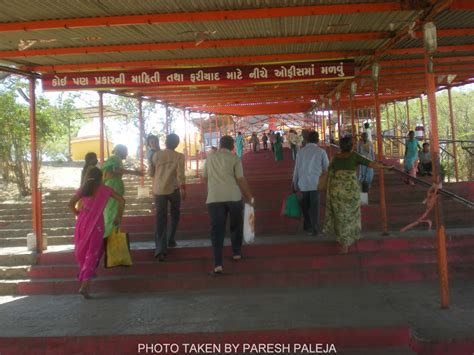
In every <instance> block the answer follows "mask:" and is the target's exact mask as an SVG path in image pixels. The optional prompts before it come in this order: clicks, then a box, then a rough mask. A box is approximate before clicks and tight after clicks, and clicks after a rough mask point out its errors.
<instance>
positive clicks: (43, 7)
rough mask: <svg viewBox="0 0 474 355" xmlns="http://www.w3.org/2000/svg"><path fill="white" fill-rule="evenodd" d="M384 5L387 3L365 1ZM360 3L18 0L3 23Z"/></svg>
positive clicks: (6, 7)
mask: <svg viewBox="0 0 474 355" xmlns="http://www.w3.org/2000/svg"><path fill="white" fill-rule="evenodd" d="M364 2H366V3H383V2H385V1H384V0H365V1H364ZM357 3H360V1H359V0H258V1H255V0H193V1H190V0H173V1H170V0H154V1H136V0H101V1H95V0H80V1H78V0H43V1H35V2H34V4H32V2H31V0H15V1H9V2H8V4H3V6H2V11H1V12H0V22H14V21H32V20H38V19H43V20H46V19H64V18H77V17H95V16H118V15H130V14H133V15H139V14H150V13H172V12H202V11H219V10H220V11H222V10H238V9H254V8H275V7H287V6H310V5H335V4H357Z"/></svg>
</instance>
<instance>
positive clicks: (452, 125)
mask: <svg viewBox="0 0 474 355" xmlns="http://www.w3.org/2000/svg"><path fill="white" fill-rule="evenodd" d="M448 102H449V121H450V122H451V139H452V140H453V158H454V176H455V178H456V182H458V181H459V171H458V154H457V151H456V126H455V124H454V114H453V101H452V97H451V86H448Z"/></svg>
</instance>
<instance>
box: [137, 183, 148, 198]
mask: <svg viewBox="0 0 474 355" xmlns="http://www.w3.org/2000/svg"><path fill="white" fill-rule="evenodd" d="M137 197H138V198H147V197H150V188H149V187H148V186H143V187H142V186H138V188H137Z"/></svg>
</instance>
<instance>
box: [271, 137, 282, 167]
mask: <svg viewBox="0 0 474 355" xmlns="http://www.w3.org/2000/svg"><path fill="white" fill-rule="evenodd" d="M273 148H274V151H275V160H276V161H278V160H283V138H282V137H281V135H280V132H278V133H277V134H276V135H275V144H273Z"/></svg>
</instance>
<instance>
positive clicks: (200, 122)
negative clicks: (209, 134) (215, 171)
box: [199, 113, 204, 162]
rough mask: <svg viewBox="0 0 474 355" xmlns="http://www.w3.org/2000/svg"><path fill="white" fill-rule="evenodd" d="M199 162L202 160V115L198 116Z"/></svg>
mask: <svg viewBox="0 0 474 355" xmlns="http://www.w3.org/2000/svg"><path fill="white" fill-rule="evenodd" d="M199 134H200V137H199V152H200V154H199V162H201V160H202V159H203V154H202V151H203V150H204V145H203V139H204V131H203V129H202V113H200V114H199Z"/></svg>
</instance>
